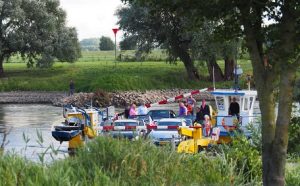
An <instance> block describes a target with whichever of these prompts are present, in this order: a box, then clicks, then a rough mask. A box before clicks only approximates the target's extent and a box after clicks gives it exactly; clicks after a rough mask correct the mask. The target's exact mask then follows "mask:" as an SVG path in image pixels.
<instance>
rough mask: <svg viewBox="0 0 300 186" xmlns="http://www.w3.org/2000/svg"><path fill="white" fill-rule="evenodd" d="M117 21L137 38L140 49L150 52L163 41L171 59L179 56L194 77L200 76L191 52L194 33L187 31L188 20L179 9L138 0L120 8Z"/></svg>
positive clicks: (190, 77) (193, 78)
mask: <svg viewBox="0 0 300 186" xmlns="http://www.w3.org/2000/svg"><path fill="white" fill-rule="evenodd" d="M116 14H117V15H118V17H119V21H118V24H119V25H120V28H121V29H122V30H124V31H125V32H126V33H127V34H128V35H130V36H133V37H136V38H137V45H138V46H137V47H138V50H139V51H138V52H140V51H144V52H150V50H151V49H153V48H156V47H158V46H160V45H164V46H165V47H166V49H167V52H168V55H169V61H170V62H176V61H177V58H179V59H180V60H181V61H182V62H183V64H184V66H185V69H186V71H187V74H188V77H189V79H191V80H196V79H198V78H199V74H198V70H197V69H196V67H195V66H194V61H193V59H192V58H191V56H190V53H189V50H190V44H191V34H188V33H187V34H186V33H185V32H184V28H185V25H184V24H185V22H184V20H183V18H180V17H179V16H178V15H176V12H169V11H165V10H163V9H154V8H153V7H152V8H151V7H142V6H139V5H137V4H135V3H130V4H129V5H128V6H126V7H123V8H121V9H119V10H118V11H117V13H116Z"/></svg>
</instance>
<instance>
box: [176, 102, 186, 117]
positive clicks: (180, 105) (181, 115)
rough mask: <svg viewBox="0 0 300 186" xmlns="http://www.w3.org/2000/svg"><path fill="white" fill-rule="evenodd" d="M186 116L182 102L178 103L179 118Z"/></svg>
mask: <svg viewBox="0 0 300 186" xmlns="http://www.w3.org/2000/svg"><path fill="white" fill-rule="evenodd" d="M186 115H187V108H186V106H184V103H183V102H179V112H178V116H179V117H183V116H186Z"/></svg>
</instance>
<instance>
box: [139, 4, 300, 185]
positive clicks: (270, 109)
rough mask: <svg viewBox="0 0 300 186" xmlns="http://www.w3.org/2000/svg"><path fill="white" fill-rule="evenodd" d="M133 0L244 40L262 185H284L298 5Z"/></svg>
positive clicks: (298, 60)
mask: <svg viewBox="0 0 300 186" xmlns="http://www.w3.org/2000/svg"><path fill="white" fill-rule="evenodd" d="M133 1H134V2H138V3H140V4H142V5H143V6H144V5H145V6H150V5H153V6H155V7H156V8H158V9H159V8H165V9H172V10H177V12H178V14H180V15H183V16H188V17H189V18H190V21H191V22H193V24H191V29H193V28H194V27H198V25H199V23H200V24H201V22H202V19H203V18H205V19H208V20H211V21H216V22H218V29H216V32H218V33H220V34H221V35H222V36H223V37H224V38H236V37H240V36H242V37H245V42H246V45H247V48H248V51H249V54H250V59H251V63H252V67H253V75H254V80H255V85H256V88H257V92H258V97H259V105H260V109H261V115H262V118H261V121H262V143H263V144H262V162H263V184H264V185H284V183H285V179H284V177H285V162H286V155H287V141H288V124H289V121H290V118H291V105H292V101H293V100H292V97H293V96H292V92H293V89H294V84H295V77H296V71H297V69H299V66H300V55H299V54H300V53H299V49H300V48H299V43H300V41H299V40H300V32H299V28H300V22H299V17H300V5H299V1H298V0H275V1H268V0H256V1H239V0H223V1H207V0H190V1H188V3H187V2H186V1H173V0H165V1H163V2H160V3H157V1H154V0H147V1H145V0H133ZM265 20H268V22H267V23H266V21H265ZM277 92H279V94H278V96H276V93H277ZM276 102H278V113H277V116H276V114H275V103H276Z"/></svg>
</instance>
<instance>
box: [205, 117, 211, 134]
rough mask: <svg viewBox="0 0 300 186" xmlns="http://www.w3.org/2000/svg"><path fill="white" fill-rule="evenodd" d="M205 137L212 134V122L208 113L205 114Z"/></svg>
mask: <svg viewBox="0 0 300 186" xmlns="http://www.w3.org/2000/svg"><path fill="white" fill-rule="evenodd" d="M204 127H205V137H208V136H210V131H211V122H210V118H209V116H208V115H205V116H204Z"/></svg>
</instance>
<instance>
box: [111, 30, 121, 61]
mask: <svg viewBox="0 0 300 186" xmlns="http://www.w3.org/2000/svg"><path fill="white" fill-rule="evenodd" d="M112 31H113V32H114V34H115V60H116V61H117V32H118V31H119V29H118V28H113V29H112Z"/></svg>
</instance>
